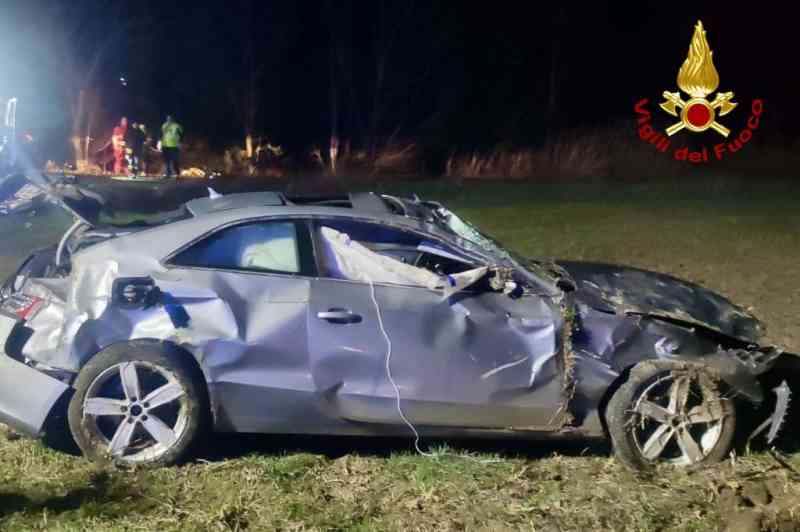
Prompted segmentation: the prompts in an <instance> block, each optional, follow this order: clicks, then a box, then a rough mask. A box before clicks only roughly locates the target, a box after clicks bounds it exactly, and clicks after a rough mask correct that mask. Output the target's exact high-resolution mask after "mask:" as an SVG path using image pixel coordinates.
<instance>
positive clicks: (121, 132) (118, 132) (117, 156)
mask: <svg viewBox="0 0 800 532" xmlns="http://www.w3.org/2000/svg"><path fill="white" fill-rule="evenodd" d="M127 134H128V119H127V118H126V117H124V116H123V117H122V119H121V120H120V121H119V124H118V125H117V127H115V128H114V131H113V133H112V134H111V145H112V147H113V148H114V174H115V175H124V174H125V173H126V172H127V161H125V136H126V135H127Z"/></svg>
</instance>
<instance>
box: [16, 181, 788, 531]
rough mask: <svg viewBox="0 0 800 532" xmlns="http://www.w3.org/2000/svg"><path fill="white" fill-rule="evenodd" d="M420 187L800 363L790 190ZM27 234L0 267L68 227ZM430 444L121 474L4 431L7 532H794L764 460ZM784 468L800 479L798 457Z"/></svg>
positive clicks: (254, 446) (214, 457)
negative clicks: (663, 292)
mask: <svg viewBox="0 0 800 532" xmlns="http://www.w3.org/2000/svg"><path fill="white" fill-rule="evenodd" d="M411 188H412V190H415V191H417V192H420V193H421V195H422V196H423V197H425V198H431V199H440V200H442V201H446V202H447V203H448V205H450V206H452V207H453V208H455V209H456V210H457V211H458V212H459V213H461V214H463V215H464V216H466V217H467V218H469V219H471V220H473V221H475V222H476V223H477V224H478V225H480V226H481V227H483V228H485V229H486V230H487V231H488V232H490V233H492V234H493V235H495V236H496V237H498V238H499V239H500V240H501V241H503V242H505V243H507V244H508V245H509V246H512V247H514V248H516V249H517V250H519V251H520V252H522V253H525V254H528V255H535V256H552V257H560V258H567V259H583V260H598V261H611V262H623V263H628V264H632V265H636V266H640V267H645V268H651V269H656V270H660V271H664V272H667V273H671V274H674V275H677V276H680V277H684V278H688V279H691V280H694V281H697V282H700V283H702V284H704V285H706V286H708V287H710V288H712V289H715V290H718V291H720V292H722V293H723V294H726V295H728V296H730V297H731V298H732V299H734V300H735V301H737V302H739V303H741V304H743V305H745V306H751V307H753V308H754V311H755V312H756V313H757V314H758V315H759V316H761V317H762V318H763V319H764V320H765V321H766V322H767V324H768V327H769V332H770V338H771V339H772V341H774V342H776V343H779V344H781V345H784V346H785V347H787V348H790V349H793V350H795V351H800V320H798V315H799V314H798V312H797V311H796V309H797V308H798V306H799V304H800V283H799V282H798V280H797V274H798V272H800V267H798V263H799V262H800V209H798V208H797V205H796V201H795V198H797V197H798V196H797V194H796V192H794V191H793V189H792V188H791V187H788V186H778V187H772V188H766V189H762V190H761V191H760V192H759V191H758V190H750V189H742V188H738V187H737V188H733V189H728V188H724V187H723V188H714V187H708V186H700V187H685V186H674V185H668V186H659V187H627V188H616V189H613V190H608V189H606V188H604V187H600V186H580V187H576V186H564V187H558V186H524V185H508V186H499V185H482V186H469V187H464V188H460V187H456V186H455V185H451V184H445V183H438V184H433V185H430V184H428V185H420V184H415V185H413V187H411ZM27 222H30V220H22V221H19V220H17V221H14V220H11V221H7V222H5V223H6V225H5V226H3V225H2V224H3V223H4V222H0V237H2V239H3V249H2V252H0V258H2V257H8V261H7V262H6V263H5V264H0V269H3V270H6V271H8V269H9V268H10V265H11V264H13V261H16V260H18V257H16V256H15V255H21V254H24V252H25V249H24V248H27V247H35V246H34V244H37V243H39V241H41V240H43V239H45V236H46V235H47V234H50V233H53V234H55V233H57V232H58V230H60V227H61V225H63V224H64V222H65V220H64V219H63V218H59V217H58V216H56V215H52V218H42V219H40V220H36V219H34V220H33V223H39V224H42V226H41V227H42V229H41V231H39V232H36V236H27V237H26V236H25V235H29V234H28V233H24V232H21V229H20V228H22V229H24V223H27ZM15 223H16V224H17V226H16V229H14V228H13V227H12V226H11V225H10V224H15ZM21 224H22V225H21ZM59 224H61V225H59ZM48 232H49V233H48ZM40 233H41V234H40ZM35 239H38V240H37V241H36V242H34V240H35ZM9 243H11V244H9ZM12 259H13V260H12ZM791 428H793V427H791ZM791 428H790V429H791ZM434 443H435V445H437V446H436V447H434V448H433V451H434V456H433V457H423V456H418V455H416V454H414V453H413V452H411V451H410V450H409V449H410V446H409V444H408V442H406V441H397V440H388V441H383V440H377V441H364V440H358V439H342V438H326V437H321V438H275V437H270V436H264V437H260V436H259V437H252V436H248V437H243V438H233V437H225V438H222V439H221V440H217V443H215V444H213V445H212V448H211V449H210V450H209V451H208V452H207V453H206V454H205V455H204V456H205V458H206V460H198V461H195V462H193V463H190V464H188V465H185V466H182V467H175V468H169V469H162V470H156V471H123V470H115V469H106V468H101V467H98V466H94V465H92V464H89V463H88V462H86V461H84V460H83V459H82V458H80V457H75V456H71V455H68V454H64V453H60V452H58V451H54V450H51V449H48V448H46V447H44V446H43V445H42V444H41V443H38V442H32V441H28V440H19V439H7V438H5V437H3V436H2V435H0V528H2V529H5V530H15V531H16V530H157V529H161V530H274V529H279V530H507V529H522V530H719V529H722V528H724V527H725V526H726V524H727V523H730V522H741V521H743V520H744V519H745V517H747V516H748V515H751V517H752V515H755V519H756V521H757V522H760V523H761V526H764V527H766V528H768V529H769V528H771V529H775V530H784V529H786V530H792V529H796V527H798V526H800V525H798V522H799V521H798V520H797V519H798V518H797V517H794V516H796V515H800V514H799V513H798V512H800V483H798V481H799V480H800V478H798V477H797V474H796V473H794V472H793V471H791V470H790V469H788V468H786V467H783V466H781V465H780V464H779V463H778V462H777V461H776V460H775V459H774V458H773V457H772V456H770V455H769V454H767V453H757V454H753V455H744V456H740V457H739V458H737V459H735V460H730V461H727V462H725V463H723V464H720V465H718V466H716V467H714V468H711V469H709V470H706V471H702V472H699V473H694V474H687V473H682V472H679V471H663V472H659V474H658V475H654V476H650V477H638V476H635V475H634V474H632V473H630V472H628V471H626V470H625V469H623V468H622V467H620V466H619V465H618V464H617V463H616V462H615V461H614V460H613V459H612V458H610V457H609V456H608V455H607V454H606V453H605V452H603V451H602V450H599V451H598V450H594V449H585V448H584V447H583V446H582V445H576V444H570V445H567V444H552V443H548V444H543V443H535V442H532V443H529V444H521V443H514V444H510V443H508V444H505V443H497V442H475V443H471V444H464V443H463V442H456V443H453V442H449V445H451V446H452V447H447V446H446V445H445V444H443V443H441V442H434ZM788 460H789V464H790V465H791V466H792V467H794V468H796V469H800V454H792V455H790V456H789V458H788ZM748 512H749V514H748Z"/></svg>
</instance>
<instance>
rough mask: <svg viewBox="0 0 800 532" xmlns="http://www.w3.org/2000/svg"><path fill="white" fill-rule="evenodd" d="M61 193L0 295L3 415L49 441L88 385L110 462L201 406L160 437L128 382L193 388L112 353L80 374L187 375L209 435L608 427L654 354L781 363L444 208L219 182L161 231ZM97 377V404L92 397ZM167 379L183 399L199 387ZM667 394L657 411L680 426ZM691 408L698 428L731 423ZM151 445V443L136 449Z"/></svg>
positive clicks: (747, 377)
mask: <svg viewBox="0 0 800 532" xmlns="http://www.w3.org/2000/svg"><path fill="white" fill-rule="evenodd" d="M66 189H69V190H66ZM60 192H61V194H60V198H61V199H62V201H64V202H65V204H66V205H67V206H68V207H69V208H70V209H71V210H72V211H73V213H75V214H76V217H77V222H76V224H75V225H74V226H73V227H72V228H71V229H70V231H69V232H68V233H67V234H66V235H65V237H64V239H63V240H62V242H61V243H60V244H59V246H58V247H57V248H54V249H50V250H46V251H44V252H42V253H39V254H37V255H34V256H32V257H31V258H29V259H28V261H26V262H25V263H24V264H23V266H22V267H21V269H20V271H19V272H18V273H17V274H16V275H15V276H13V277H12V278H11V279H9V281H8V282H7V283H6V285H5V287H4V288H3V292H2V304H1V305H0V308H1V309H2V310H0V312H2V316H0V341H2V343H1V344H0V345H2V346H4V353H2V354H0V421H3V422H6V423H8V424H9V425H11V426H13V427H15V428H16V429H18V430H20V431H23V432H25V433H28V434H31V435H39V434H41V433H42V431H43V430H44V428H45V423H46V421H47V419H48V417H52V416H56V415H63V414H59V413H58V412H56V411H57V410H58V405H59V404H60V403H61V402H63V401H61V402H60V401H59V399H61V398H62V397H64V396H68V395H69V394H70V393H75V392H76V390H77V391H78V393H79V394H80V400H79V402H80V404H78V405H77V406H76V407H75V408H76V409H77V410H76V411H79V413H78V414H76V415H77V416H78V417H79V418H80V419H88V418H91V419H93V420H95V422H94V424H92V425H91V426H92V427H94V429H93V430H94V432H93V433H92V434H94V436H95V437H94V440H93V441H95V442H97V441H99V442H100V443H99V445H100V446H101V447H104V448H107V451H108V454H109V455H110V456H112V457H116V458H120V459H125V458H126V457H135V456H140V457H141V456H144V458H141V460H143V461H147V459H149V458H156V457H158V456H162V455H163V453H164V452H166V449H167V448H168V447H169V445H172V444H173V443H175V442H176V441H178V440H179V439H180V433H181V431H185V430H186V429H185V426H186V425H188V424H190V421H181V419H184V418H181V415H187V416H191V415H193V414H192V412H193V411H192V410H191V409H189V410H185V409H184V410H180V408H182V407H180V406H178V407H177V408H178V410H176V412H178V411H180V412H184V414H180V413H178V414H175V415H173V416H172V418H171V419H172V421H168V422H166V421H165V423H163V426H165V427H166V429H168V431H164V430H162V428H163V427H162V425H159V426H158V427H162V428H158V427H155V428H154V425H153V424H152V423H153V419H157V413H156V412H155V411H153V412H150V414H149V415H150V419H149V421H148V412H149V410H148V408H149V407H148V406H147V405H148V401H147V397H153V398H155V397H157V396H158V395H159V393H161V395H162V396H163V395H164V393H163V392H159V390H155V391H153V392H152V394H151V395H149V396H147V397H146V396H145V392H144V391H141V392H129V388H130V389H132V388H131V387H130V386H129V385H126V382H125V378H126V371H129V369H130V368H133V367H138V368H139V370H138V371H139V373H138V378H139V379H140V380H141V379H144V378H145V377H144V376H143V373H142V371H144V372H145V373H146V372H147V371H150V370H152V371H153V372H155V373H158V372H159V371H160V372H161V373H160V374H161V375H163V378H164V379H165V380H164V381H163V382H166V384H163V383H162V384H163V388H161V390H165V389H167V388H168V387H169V386H172V385H171V384H170V383H173V381H174V382H179V381H180V382H183V381H181V379H180V378H175V379H173V377H172V376H171V375H172V373H170V369H169V367H168V365H164V367H163V368H160V366H158V364H157V363H152V362H136V361H135V360H134V359H131V360H133V362H130V361H129V362H124V361H123V362H120V363H119V364H120V365H119V376H118V380H119V383H118V384H117V392H112V391H108V390H110V389H111V388H113V386H114V384H113V383H112V384H109V385H106V384H104V383H105V382H106V381H102V379H107V378H108V377H107V376H103V375H106V373H108V372H106V373H102V372H101V370H103V368H100V369H98V370H97V374H98V375H99V376H97V377H96V378H94V377H93V378H94V380H93V381H92V382H91V383H89V382H88V380H87V379H84V380H86V381H87V383H86V385H85V386H84V385H83V384H81V382H82V381H81V379H80V376H81V373H82V372H85V371H88V370H86V369H85V368H86V367H87V366H88V365H90V362H92V361H96V360H98V359H99V358H98V355H99V354H102V353H107V352H108V351H109V350H113V349H117V350H119V349H120V348H122V349H125V348H126V346H130V349H133V350H134V351H135V350H136V349H141V348H142V346H145V347H146V348H148V349H151V348H152V349H158V350H163V351H165V352H169V356H170V357H177V358H179V359H182V360H184V361H185V363H186V364H187V365H190V366H191V367H192V368H194V370H196V374H197V375H198V377H199V379H200V381H201V382H200V384H201V385H202V386H201V387H202V392H201V393H202V394H205V395H204V396H205V397H206V398H207V400H204V401H201V402H200V403H198V404H202V405H205V406H203V408H207V409H208V414H209V420H210V424H211V427H212V428H213V430H216V431H224V432H257V433H307V434H350V435H405V434H408V433H409V431H408V427H407V425H408V424H409V423H410V424H412V426H413V427H414V428H415V429H416V430H418V431H419V432H420V433H422V434H425V435H436V436H504V437H505V436H507V437H522V438H541V437H548V436H551V437H565V436H578V437H588V438H604V437H606V436H607V434H608V429H607V427H606V423H607V420H606V419H605V412H604V408H605V405H606V403H607V402H608V400H609V398H610V396H611V395H613V393H614V391H615V390H616V389H617V387H619V385H620V383H621V382H623V381H624V380H625V378H626V374H627V372H629V371H630V370H631V368H633V367H635V366H636V365H637V364H641V363H642V362H644V361H648V360H656V361H665V360H666V361H674V362H676V363H690V364H697V365H699V366H701V367H703V368H705V369H707V370H708V372H709V373H710V374H712V375H714V377H715V378H718V379H719V380H720V381H721V382H722V383H724V384H723V385H724V386H725V387H727V388H728V389H730V390H732V391H733V392H734V394H733V395H736V396H739V397H740V398H741V399H742V400H744V401H746V402H751V403H760V402H762V401H764V399H765V397H766V394H765V391H764V390H763V389H762V386H761V384H760V383H759V378H760V376H761V375H763V374H765V373H767V372H769V370H770V369H771V368H772V366H773V364H774V363H775V361H776V360H777V359H778V358H779V357H780V356H781V351H780V350H779V349H778V348H776V347H772V346H764V345H761V344H760V341H761V326H760V324H759V322H758V321H757V320H756V319H755V318H754V317H753V316H751V315H750V314H749V313H748V312H747V311H745V310H743V309H741V308H739V307H737V306H735V305H733V304H732V303H730V302H729V301H727V300H726V299H724V298H723V297H721V296H719V295H717V294H714V293H712V292H710V291H708V290H705V289H703V288H701V287H699V286H696V285H692V284H689V283H686V282H683V281H679V280H677V279H675V278H672V277H669V276H666V275H661V274H655V273H652V272H645V271H642V270H637V269H632V268H622V267H618V266H610V265H599V264H588V263H575V262H560V263H556V262H552V261H532V260H528V259H523V258H521V257H518V256H517V255H515V254H514V253H513V252H511V251H508V250H506V249H505V248H503V247H502V246H501V245H500V244H499V243H497V242H495V241H494V240H492V239H490V238H489V237H487V236H485V235H483V234H481V233H480V232H479V231H478V230H477V229H476V228H474V227H472V226H471V225H469V224H468V223H467V222H465V221H463V220H461V219H460V218H458V217H457V216H456V215H455V214H453V213H451V212H450V211H448V210H447V209H446V208H444V207H443V206H442V205H440V204H438V203H434V202H424V201H420V200H418V199H407V198H397V197H392V196H385V195H383V196H382V195H379V194H373V193H355V194H350V195H346V196H337V197H328V198H292V197H287V196H285V195H283V194H278V193H250V194H240V195H239V194H237V195H229V196H221V197H216V195H214V196H215V197H213V198H204V199H198V200H193V201H191V202H189V203H187V204H186V205H185V206H184V207H183V208H182V209H181V210H180V211H178V212H176V213H173V215H172V216H170V217H165V218H164V219H163V220H161V221H160V222H159V223H158V224H156V225H155V226H147V227H102V226H101V225H99V224H98V222H97V219H96V216H95V217H94V218H93V217H92V216H85V215H83V214H82V212H83V211H82V209H81V208H79V204H80V203H81V202H87V201H88V203H94V206H93V207H92V209H90V210H93V212H95V213H96V212H97V209H96V207H97V205H96V203H97V201H98V200H97V198H90V197H87V196H85V195H83V194H82V193H81V191H80V190H79V189H77V188H76V187H71V188H70V187H62V189H61V190H60ZM65 198H66V199H65ZM336 239H339V241H337V240H336ZM351 251H352V253H351ZM438 281H441V282H440V283H438ZM148 360H150V359H148ZM109 364H110V363H109ZM125 364H128V365H125ZM136 364H138V366H136ZM109 367H112V366H109ZM114 367H116V366H114ZM164 368H166V369H164ZM112 369H113V368H112ZM162 369H164V371H161V370H162ZM92 371H95V370H94V369H92ZM114 371H116V370H113V371H112V372H111V374H113V375H117V374H116V373H114ZM133 374H134V375H136V374H137V370H136V369H134V370H133ZM93 375H94V374H93ZM113 375H112V376H113ZM101 377H102V378H101ZM98 379H100V380H98ZM135 379H136V377H134V380H135ZM89 380H91V379H89ZM101 381H102V382H101ZM109 382H110V381H109ZM142 382H144V381H143V380H142ZM676 382H677V381H676ZM76 383H77V384H76ZM101 385H102V386H106V388H105V389H106V391H105V392H103V393H105V396H103V397H106V399H103V398H102V397H101V395H102V394H100V393H99V392H97V393H95V392H96V390H95V391H92V390H93V389H94V388H92V387H93V386H94V387H95V388H96V389H97V390H99V389H100V388H99V387H100V386H101ZM109 386H111V388H109ZM139 386H140V384H139V383H138V381H137V383H136V386H135V388H136V390H139ZM142 386H144V385H143V384H142ZM176 386H177V385H175V386H173V388H174V393H173V392H171V393H172V395H170V397H172V396H173V395H174V397H173V399H174V398H180V397H184V396H185V395H191V394H190V392H191V390H190V389H189V388H187V387H185V386H184V387H183V388H181V389H178V388H179V387H176ZM687 386H688V384H687ZM83 388H86V389H83ZM87 390H88V391H87ZM120 390H121V391H120ZM192 390H193V388H192ZM670 390H672V391H669V390H668V393H667V395H668V396H669V394H670V393H671V394H673V395H674V394H675V393H679V386H678V385H677V384H676V385H675V386H673V387H672V388H670ZM675 390H678V392H675ZM114 393H116V394H117V395H116V396H114V397H111V395H113V394H114ZM191 393H197V392H191ZM686 393H688V392H685V393H684V398H683V402H684V403H686V401H687V400H686V397H685V396H686ZM92 394H95V395H92ZM109 394H111V395H109ZM137 395H139V396H140V397H137ZM181 400H182V399H181ZM667 400H669V397H667ZM72 401H73V402H75V401H76V400H75V399H74V398H73V400H72ZM102 401H105V402H102ZM113 401H115V402H113ZM120 401H121V402H120ZM664 404H665V405H666V403H664ZM670 404H671V405H672V406H664V409H666V410H665V412H666V411H667V410H669V411H670V412H671V414H669V416H668V415H667V414H666V413H665V414H657V415H656V414H653V415H652V417H653V419H661V418H660V417H659V416H662V417H663V418H664V419H662V423H666V421H664V420H666V419H667V417H669V419H670V420H673V418H675V419H677V417H676V416H677V414H675V412H676V411H677V410H675V403H674V401H673V402H672V403H670ZM698 404H699V406H696V407H695V410H694V412H695V414H694V415H695V419H696V420H699V419H701V417H702V418H703V419H704V420H707V423H709V424H713V423H721V421H720V419H721V417H722V416H723V414H722V413H720V414H719V416H720V417H719V419H718V418H713V416H712V415H711V413H710V412H711V407H708V406H707V405H706V403H703V402H702V401H701V403H698ZM709 404H710V403H709ZM100 405H102V407H101V406H100ZM108 405H112V406H119V409H120V410H119V412H116V411H113V412H112V411H110V410H109V409H108ZM184 406H185V405H184ZM93 408H94V409H95V410H93ZM670 408H672V410H670ZM81 409H83V410H81ZM703 409H704V410H703ZM701 411H702V415H700V414H698V412H701ZM131 412H134V414H131ZM186 412H189V414H186ZM687 412H688V410H687ZM70 415H72V413H71V414H70ZM691 416H692V414H691V412H689V414H688V417H687V416H684V418H685V420H684V421H685V423H686V424H687V426H688V424H689V423H690V421H686V420H687V419H690V418H691ZM781 416H782V414H781ZM101 417H102V418H103V419H105V418H113V419H114V421H109V422H108V423H106V421H102V422H100V421H97V420H99V419H100V418H101ZM162 417H163V416H162ZM167 417H169V416H167ZM684 418H681V419H684ZM712 418H713V419H712ZM117 419H118V420H119V423H118V422H117V421H116V420H117ZM187 419H188V418H187ZM70 421H71V427H72V429H73V432H75V431H76V430H77V431H78V432H80V431H81V430H82V429H81V426H82V425H80V422H79V421H76V422H75V424H72V421H73V420H72V419H71V420H70ZM126 421H127V422H128V423H130V426H131V427H132V428H130V430H128V431H127V432H126V430H127V429H126V427H127V425H125V423H126ZM148 423H149V424H148ZM159 423H160V421H159ZM775 423H778V424H779V423H780V419H778V420H776V421H775ZM675 424H676V425H675V426H676V427H677V425H678V421H675ZM664 426H666V425H664ZM76 427H78V428H76ZM123 429H125V430H123ZM655 430H656V432H657V433H658V431H659V430H662V429H655ZM663 430H667V429H663ZM670 430H672V429H670ZM674 430H675V431H676V432H675V434H676V436H675V441H677V442H678V444H679V446H680V450H683V451H684V454H687V453H688V454H689V455H690V458H691V460H690V462H692V463H694V462H699V461H701V460H702V458H703V457H704V456H705V455H706V454H709V453H710V450H709V449H706V448H705V447H702V448H701V449H700V450H699V453H700V454H698V451H697V450H696V449H693V448H690V449H689V451H691V452H689V451H686V446H685V445H684V443H681V442H682V441H683V440H681V439H680V434H679V431H680V429H679V428H675V429H674ZM123 432H124V434H122V433H123ZM670 434H671V433H670ZM75 436H76V439H78V443H79V444H81V439H80V438H79V435H78V434H76V435H75ZM162 438H163V439H162ZM654 438H655V437H654ZM659 438H661V439H665V438H666V433H664V434H660V435H659ZM699 438H706V436H703V435H700V436H698V437H697V438H696V439H698V441H699ZM120 439H124V440H125V445H122V446H120V445H119V441H120ZM656 439H658V438H656ZM706 439H707V438H706ZM87 441H88V440H87ZM147 441H150V443H151V444H153V445H155V446H156V447H157V448H158V449H160V450H159V451H158V452H155V451H152V452H150V454H147V453H145V454H141V453H142V452H144V451H141V449H146V448H147V447H148V445H147V444H146V442H147ZM686 441H687V442H688V440H686ZM133 442H138V444H136V445H134V443H133ZM615 444H616V442H615ZM87 445H88V444H87ZM137 445H138V447H137ZM651 445H652V444H651ZM666 445H667V444H666V443H663V445H662V446H664V447H666ZM687 445H688V444H687ZM159 446H160V447H159ZM81 447H82V448H84V445H81ZM640 447H641V448H642V449H643V452H644V454H647V451H648V443H647V442H644V444H643V445H640ZM712 447H713V445H712ZM84 450H85V451H86V449H85V448H84Z"/></svg>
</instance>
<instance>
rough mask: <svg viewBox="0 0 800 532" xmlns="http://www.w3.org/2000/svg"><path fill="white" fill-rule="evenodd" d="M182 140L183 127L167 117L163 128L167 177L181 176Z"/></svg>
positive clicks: (162, 138)
mask: <svg viewBox="0 0 800 532" xmlns="http://www.w3.org/2000/svg"><path fill="white" fill-rule="evenodd" d="M181 139H183V126H181V125H180V124H179V123H177V122H176V121H174V120H173V119H172V117H171V116H167V121H166V122H164V125H163V126H161V152H162V153H163V154H164V173H165V174H166V176H167V177H178V176H180V171H181V170H180V153H181Z"/></svg>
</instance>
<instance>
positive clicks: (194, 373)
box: [68, 342, 209, 466]
mask: <svg viewBox="0 0 800 532" xmlns="http://www.w3.org/2000/svg"><path fill="white" fill-rule="evenodd" d="M182 356H185V355H183V354H181V353H177V352H175V351H172V350H169V349H164V348H163V347H162V346H161V345H159V344H151V343H143V342H142V343H136V342H134V343H128V344H118V345H114V346H111V347H108V348H106V349H105V350H103V351H101V352H100V353H98V354H97V355H95V356H94V357H93V358H91V359H90V360H89V361H88V362H87V363H86V365H85V366H84V367H83V368H82V369H81V371H80V373H79V374H78V378H77V379H76V381H75V394H74V395H73V397H72V400H71V401H70V404H69V412H68V418H69V427H70V431H71V432H72V435H73V437H74V438H75V442H76V443H77V444H78V447H80V449H81V451H82V452H83V454H84V456H86V457H87V458H89V459H90V460H92V461H95V462H112V463H114V464H117V465H123V466H169V465H173V464H176V463H179V462H180V461H182V460H183V459H185V458H186V456H187V454H188V453H189V451H190V450H191V448H192V446H193V445H194V444H195V443H197V441H198V440H199V439H200V437H201V436H202V435H203V434H204V432H205V430H206V423H207V419H208V416H209V407H208V395H207V391H206V387H205V384H204V382H203V379H202V375H200V371H199V370H198V369H197V368H196V367H194V366H192V365H191V364H190V363H188V362H187V361H185V360H183V359H182ZM123 375H124V376H125V380H124V382H123ZM137 389H138V392H137ZM156 391H158V393H154V392H156ZM136 395H138V396H139V397H136Z"/></svg>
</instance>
